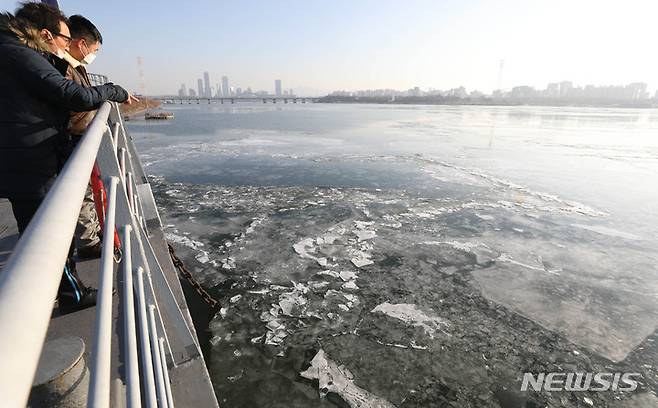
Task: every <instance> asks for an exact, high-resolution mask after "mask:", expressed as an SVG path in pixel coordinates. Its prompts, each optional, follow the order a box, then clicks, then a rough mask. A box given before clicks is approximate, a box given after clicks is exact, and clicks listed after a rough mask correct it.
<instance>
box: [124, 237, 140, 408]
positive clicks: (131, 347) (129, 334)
mask: <svg viewBox="0 0 658 408" xmlns="http://www.w3.org/2000/svg"><path fill="white" fill-rule="evenodd" d="M131 232H132V227H131V226H130V225H125V226H124V227H123V236H122V240H121V242H122V243H123V265H122V266H123V268H122V270H123V297H124V305H123V332H124V335H125V338H126V340H125V353H126V360H125V365H126V386H127V394H128V398H127V400H128V408H140V407H141V405H142V404H141V398H140V395H141V394H140V390H139V364H138V358H137V330H136V328H135V298H134V289H133V269H132V268H133V263H132V242H131Z"/></svg>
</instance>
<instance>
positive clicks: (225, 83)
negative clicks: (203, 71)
mask: <svg viewBox="0 0 658 408" xmlns="http://www.w3.org/2000/svg"><path fill="white" fill-rule="evenodd" d="M222 95H224V96H231V88H230V87H229V86H228V77H227V76H226V75H224V76H223V77H222Z"/></svg>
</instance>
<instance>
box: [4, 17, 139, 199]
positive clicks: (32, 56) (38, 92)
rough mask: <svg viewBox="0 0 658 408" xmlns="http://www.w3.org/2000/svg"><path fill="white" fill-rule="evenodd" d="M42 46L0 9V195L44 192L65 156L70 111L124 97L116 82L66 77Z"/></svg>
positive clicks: (34, 34) (31, 195)
mask: <svg viewBox="0 0 658 408" xmlns="http://www.w3.org/2000/svg"><path fill="white" fill-rule="evenodd" d="M46 47H47V46H46V44H44V43H43V42H42V40H41V39H40V37H39V35H38V32H37V31H36V30H34V29H33V28H31V27H30V26H28V25H26V24H24V23H23V22H22V21H21V20H18V19H15V18H14V17H13V16H11V15H9V14H0V56H1V57H0V197H17V198H42V197H44V196H45V195H46V193H47V192H48V189H49V188H50V186H51V185H52V183H53V182H54V180H55V177H56V175H57V173H58V172H59V170H60V169H61V166H62V165H63V161H64V160H65V154H64V153H65V151H66V149H67V143H68V142H67V140H68V135H67V133H66V128H67V122H68V118H69V114H70V111H86V110H92V109H97V108H98V107H99V106H100V105H101V104H102V103H103V102H104V101H107V100H109V101H115V102H125V101H126V100H127V99H128V93H127V92H126V91H125V90H124V89H123V88H121V87H119V86H116V85H112V84H108V85H103V86H97V87H91V88H85V87H83V86H80V85H78V84H76V83H75V82H74V81H70V80H68V79H66V78H65V77H64V76H62V74H61V73H60V72H59V71H58V70H57V69H56V68H55V67H54V66H53V61H52V60H49V59H48V58H55V57H50V54H49V53H47V51H46Z"/></svg>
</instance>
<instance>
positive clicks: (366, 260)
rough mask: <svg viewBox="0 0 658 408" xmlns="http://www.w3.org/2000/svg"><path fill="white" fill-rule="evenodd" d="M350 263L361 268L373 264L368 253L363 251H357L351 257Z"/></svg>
mask: <svg viewBox="0 0 658 408" xmlns="http://www.w3.org/2000/svg"><path fill="white" fill-rule="evenodd" d="M351 262H352V264H354V266H356V267H357V268H363V267H364V266H368V265H372V264H374V262H373V260H372V259H370V255H369V254H367V253H365V252H359V253H357V254H356V256H355V257H353V258H352V259H351Z"/></svg>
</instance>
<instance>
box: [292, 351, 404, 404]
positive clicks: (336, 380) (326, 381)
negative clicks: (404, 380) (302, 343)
mask: <svg viewBox="0 0 658 408" xmlns="http://www.w3.org/2000/svg"><path fill="white" fill-rule="evenodd" d="M300 375H301V376H302V377H303V378H306V379H308V380H318V390H319V394H320V398H324V397H326V396H327V394H329V393H332V394H335V395H337V396H338V397H340V398H341V399H342V400H343V401H344V402H345V403H346V404H347V405H348V406H349V407H350V408H395V405H393V404H391V403H390V402H388V401H387V400H385V399H384V398H381V397H378V396H377V395H374V394H373V393H371V392H369V391H367V390H364V389H363V388H360V387H359V386H357V385H356V384H354V375H352V373H351V372H350V371H349V370H348V369H347V368H346V367H345V366H343V365H340V366H339V365H338V364H336V363H335V362H334V361H332V360H330V359H328V358H327V356H326V355H325V353H324V350H322V349H321V350H320V351H318V353H317V354H316V355H315V357H313V360H311V366H310V367H309V368H308V369H306V370H305V371H302V372H301V373H300Z"/></svg>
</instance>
